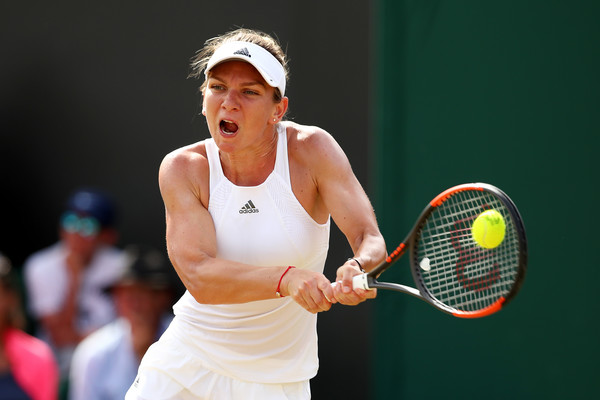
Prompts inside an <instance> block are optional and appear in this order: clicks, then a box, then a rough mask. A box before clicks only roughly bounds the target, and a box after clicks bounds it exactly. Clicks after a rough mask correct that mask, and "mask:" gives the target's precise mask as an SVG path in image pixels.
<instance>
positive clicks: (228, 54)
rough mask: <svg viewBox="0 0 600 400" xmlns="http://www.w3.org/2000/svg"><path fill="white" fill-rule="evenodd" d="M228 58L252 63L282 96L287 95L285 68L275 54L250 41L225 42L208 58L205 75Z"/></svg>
mask: <svg viewBox="0 0 600 400" xmlns="http://www.w3.org/2000/svg"><path fill="white" fill-rule="evenodd" d="M227 60H242V61H246V62H247V63H250V64H252V66H253V67H254V68H256V70H257V71H258V72H259V73H260V74H261V75H262V77H263V79H264V80H265V81H266V82H267V83H268V84H269V85H271V86H272V87H275V88H278V89H279V91H280V92H281V96H282V97H283V96H284V95H285V70H284V69H283V66H282V65H281V63H280V62H279V61H277V59H276V58H275V56H273V54H271V53H270V52H269V51H267V50H265V49H264V48H262V47H261V46H259V45H257V44H254V43H250V42H226V43H223V44H222V45H221V46H219V48H217V50H215V52H214V54H213V55H212V57H211V58H210V59H209V60H208V64H207V65H206V69H205V70H204V76H207V75H208V71H210V70H211V69H212V68H213V67H214V66H215V65H217V64H219V63H221V62H223V61H227Z"/></svg>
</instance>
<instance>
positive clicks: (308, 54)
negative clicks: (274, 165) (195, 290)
mask: <svg viewBox="0 0 600 400" xmlns="http://www.w3.org/2000/svg"><path fill="white" fill-rule="evenodd" d="M370 13H371V10H370V5H369V2H363V1H331V2H329V1H326V2H324V1H306V0H303V1H244V2H241V1H240V2H208V1H177V2H163V1H143V2H142V1H140V2H134V1H118V2H117V1H91V2H81V1H57V2H48V1H27V2H16V1H15V2H2V5H0V49H1V51H2V54H1V55H0V124H1V125H0V126H1V136H0V151H1V156H0V185H1V186H0V188H1V189H0V190H1V192H0V209H2V210H3V212H2V218H1V221H2V222H1V225H0V226H1V229H0V251H2V252H4V253H6V254H7V255H8V256H9V257H10V258H11V259H12V260H13V262H14V263H15V264H17V265H21V264H22V262H23V261H24V259H25V257H26V256H27V255H29V254H30V253H32V252H34V251H36V250H38V249H40V248H42V247H45V246H47V245H50V244H52V243H53V242H54V241H55V240H56V228H57V220H58V217H59V215H60V213H61V209H62V205H63V203H64V201H65V198H66V197H67V195H68V194H69V193H70V192H71V191H72V190H74V189H75V188H77V187H79V186H81V185H85V186H88V185H92V186H98V187H101V188H104V189H106V190H108V191H110V192H111V193H113V195H114V196H115V198H116V200H117V202H118V204H119V206H120V215H121V217H120V223H119V228H120V232H121V239H120V245H126V244H128V243H132V242H144V243H149V244H153V245H155V246H158V247H161V248H164V246H165V244H164V235H165V230H164V210H163V205H162V201H161V199H160V194H159V191H158V185H157V173H158V167H159V164H160V162H161V160H162V158H163V156H164V155H165V154H166V153H168V152H169V151H171V150H174V149H175V148H178V147H181V146H183V145H186V144H189V143H193V142H195V141H198V140H201V139H203V138H205V137H208V130H207V129H206V126H205V123H204V119H203V117H202V116H201V115H199V112H200V108H199V102H200V96H199V95H198V91H197V88H198V86H199V85H200V82H198V81H193V80H188V79H186V77H187V74H188V73H189V68H188V62H189V59H190V58H191V57H192V56H193V55H194V53H195V52H196V50H198V49H199V48H201V47H202V45H203V43H204V41H205V40H206V39H208V38H211V37H214V36H216V35H218V34H221V33H224V32H226V31H229V30H231V29H234V28H236V27H240V26H243V27H247V28H253V29H259V30H263V31H265V32H267V33H271V34H275V35H276V36H277V37H278V38H279V40H280V41H281V43H282V45H283V46H284V48H286V49H287V53H288V56H289V58H290V67H291V80H290V82H289V84H288V89H287V91H286V92H287V93H286V94H287V96H288V97H289V98H290V111H289V114H288V118H289V119H293V120H295V121H296V122H299V123H304V124H309V125H317V126H320V127H322V128H324V129H326V130H328V131H329V132H330V133H332V134H333V135H334V137H335V138H336V139H337V140H338V141H339V143H340V144H341V145H342V146H343V148H344V149H345V150H346V152H347V154H348V157H349V158H350V160H351V162H352V163H353V167H354V169H355V172H356V174H357V176H358V177H359V179H360V180H361V181H362V182H363V183H364V184H365V186H367V174H368V171H367V157H366V155H367V151H366V149H367V148H368V136H369V126H368V121H369V118H368V113H369V65H370V60H369V58H368V55H369V48H370V15H371V14H370ZM349 256H351V253H350V248H349V246H348V245H347V244H346V242H345V239H344V238H343V237H341V235H340V234H339V231H337V230H336V229H335V228H334V229H332V243H331V251H330V256H329V259H328V263H327V267H326V274H327V276H328V277H329V278H330V279H333V278H334V277H335V268H336V266H337V265H339V264H340V263H342V262H343V261H344V260H345V259H346V258H347V257H349ZM368 307H369V306H368V305H364V306H361V307H358V308H356V309H343V308H342V307H339V306H338V307H335V310H334V311H332V312H329V313H325V314H323V315H322V316H321V318H320V320H319V339H320V357H321V370H320V373H319V376H318V377H317V378H316V379H315V380H313V383H312V387H313V394H314V398H317V399H318V398H326V397H329V398H337V397H339V396H340V397H341V396H345V397H347V398H365V397H366V392H367V390H368V388H367V386H366V384H361V385H360V386H359V387H353V386H350V385H348V382H352V381H355V382H356V381H362V380H364V376H365V374H366V371H368V362H367V356H366V354H367V347H366V346H365V343H366V337H367V334H368V332H367V328H366V327H367V326H368V318H369V315H368ZM353 396H357V397H353Z"/></svg>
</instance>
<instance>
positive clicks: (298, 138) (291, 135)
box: [285, 122, 348, 168]
mask: <svg viewBox="0 0 600 400" xmlns="http://www.w3.org/2000/svg"><path fill="white" fill-rule="evenodd" d="M285 126H286V129H287V137H288V154H289V155H290V159H293V160H294V161H297V162H300V163H301V164H304V165H305V166H307V167H308V166H313V168H323V167H326V166H327V165H330V166H336V165H337V166H340V165H342V164H345V163H347V161H348V160H347V158H346V155H345V153H344V151H343V150H342V148H341V147H340V145H339V144H338V143H337V141H336V140H335V138H334V137H333V136H332V135H331V134H330V133H329V132H327V131H326V130H324V129H322V128H320V127H318V126H310V125H300V124H297V123H293V122H286V123H285Z"/></svg>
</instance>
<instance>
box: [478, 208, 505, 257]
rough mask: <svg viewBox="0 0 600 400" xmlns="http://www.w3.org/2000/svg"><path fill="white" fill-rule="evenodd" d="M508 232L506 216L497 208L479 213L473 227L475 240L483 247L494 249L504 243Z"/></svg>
mask: <svg viewBox="0 0 600 400" xmlns="http://www.w3.org/2000/svg"><path fill="white" fill-rule="evenodd" d="M505 233H506V224H505V223H504V218H502V214H500V213H499V212H498V211H496V210H487V211H484V212H482V213H481V214H479V216H478V217H477V218H475V221H474V222H473V226H472V228H471V235H472V236H473V240H475V242H477V244H478V245H480V246H481V247H485V248H486V249H493V248H494V247H497V246H498V245H500V243H502V241H503V240H504V234H505Z"/></svg>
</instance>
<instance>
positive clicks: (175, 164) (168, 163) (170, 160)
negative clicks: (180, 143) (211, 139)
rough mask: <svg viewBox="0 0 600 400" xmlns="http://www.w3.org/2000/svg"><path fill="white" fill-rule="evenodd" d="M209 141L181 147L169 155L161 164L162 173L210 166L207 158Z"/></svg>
mask: <svg viewBox="0 0 600 400" xmlns="http://www.w3.org/2000/svg"><path fill="white" fill-rule="evenodd" d="M207 140H208V139H206V140H203V141H201V142H197V143H194V144H191V145H188V146H184V147H180V148H178V149H176V150H173V151H171V152H170V153H168V154H167V155H166V156H165V157H164V158H163V160H162V162H161V165H160V170H161V172H162V171H166V172H170V171H173V170H177V171H179V170H186V169H188V168H190V167H198V166H199V165H206V166H208V158H207V156H206V142H207Z"/></svg>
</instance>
